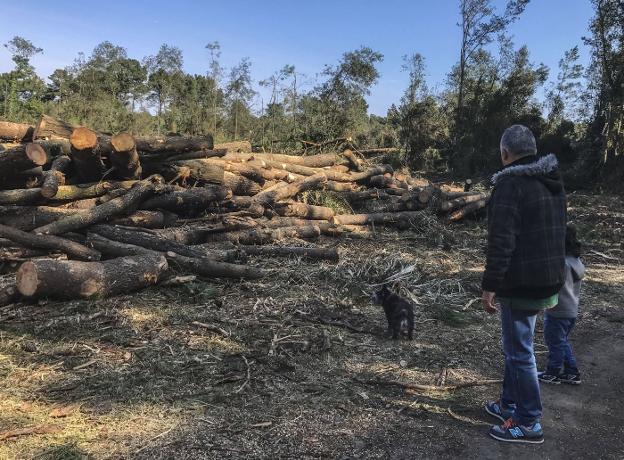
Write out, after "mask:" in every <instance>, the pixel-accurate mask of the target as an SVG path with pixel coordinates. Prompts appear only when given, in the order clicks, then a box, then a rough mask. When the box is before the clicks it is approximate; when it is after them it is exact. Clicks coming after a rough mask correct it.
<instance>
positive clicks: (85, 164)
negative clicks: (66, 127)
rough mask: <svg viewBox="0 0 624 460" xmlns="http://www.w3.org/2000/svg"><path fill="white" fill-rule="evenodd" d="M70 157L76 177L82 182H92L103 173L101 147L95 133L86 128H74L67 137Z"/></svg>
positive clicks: (98, 178)
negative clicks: (69, 145) (69, 144)
mask: <svg viewBox="0 0 624 460" xmlns="http://www.w3.org/2000/svg"><path fill="white" fill-rule="evenodd" d="M69 142H70V143H71V147H72V149H71V158H72V161H73V163H74V169H75V171H76V174H77V176H78V178H79V179H80V180H81V181H83V182H94V181H98V180H100V179H101V178H102V175H103V174H104V162H103V161H102V156H101V153H102V148H101V146H100V145H99V144H100V143H99V141H98V137H97V134H95V133H94V132H93V131H91V130H90V129H88V128H84V127H80V128H76V129H75V130H74V131H73V132H72V134H71V137H70V138H69Z"/></svg>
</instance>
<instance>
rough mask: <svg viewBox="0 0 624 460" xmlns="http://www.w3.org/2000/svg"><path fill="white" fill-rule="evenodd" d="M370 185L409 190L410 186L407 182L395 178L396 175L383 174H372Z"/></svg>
mask: <svg viewBox="0 0 624 460" xmlns="http://www.w3.org/2000/svg"><path fill="white" fill-rule="evenodd" d="M369 183H370V185H372V186H373V187H379V188H393V189H402V190H408V189H409V188H410V186H409V185H408V184H407V183H406V182H402V181H400V180H397V179H395V178H394V177H386V176H382V175H378V176H372V177H371V178H370V182H369Z"/></svg>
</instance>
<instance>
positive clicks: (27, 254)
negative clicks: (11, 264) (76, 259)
mask: <svg viewBox="0 0 624 460" xmlns="http://www.w3.org/2000/svg"><path fill="white" fill-rule="evenodd" d="M50 254H51V252H50V251H46V250H44V249H33V248H25V247H24V246H13V247H11V246H9V247H0V262H6V261H17V260H24V259H30V258H31V257H42V256H49V255H50Z"/></svg>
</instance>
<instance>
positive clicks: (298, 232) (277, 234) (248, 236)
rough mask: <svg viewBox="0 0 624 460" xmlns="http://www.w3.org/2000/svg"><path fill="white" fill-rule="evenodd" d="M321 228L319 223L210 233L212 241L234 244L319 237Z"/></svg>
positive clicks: (265, 242)
mask: <svg viewBox="0 0 624 460" xmlns="http://www.w3.org/2000/svg"><path fill="white" fill-rule="evenodd" d="M320 235H321V229H320V228H319V227H318V226H317V225H307V226H303V227H301V226H295V227H282V228H255V229H252V230H242V231H238V232H228V233H217V234H213V235H209V236H208V239H209V240H210V241H229V242H231V243H234V244H245V245H254V244H268V243H271V242H273V241H278V240H281V239H284V238H303V239H312V238H318V237H319V236H320Z"/></svg>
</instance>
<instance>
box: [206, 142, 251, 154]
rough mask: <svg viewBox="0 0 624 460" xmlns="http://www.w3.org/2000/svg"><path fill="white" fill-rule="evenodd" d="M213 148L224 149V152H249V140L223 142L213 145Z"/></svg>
mask: <svg viewBox="0 0 624 460" xmlns="http://www.w3.org/2000/svg"><path fill="white" fill-rule="evenodd" d="M214 148H215V150H225V152H226V153H230V152H233V153H251V142H249V141H234V142H223V143H221V144H215V145H214Z"/></svg>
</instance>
